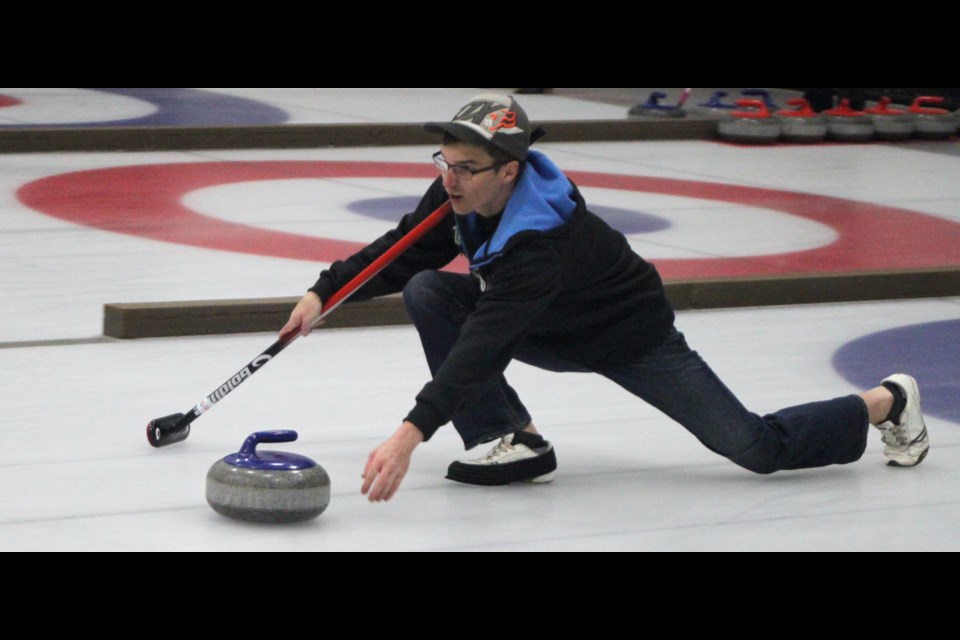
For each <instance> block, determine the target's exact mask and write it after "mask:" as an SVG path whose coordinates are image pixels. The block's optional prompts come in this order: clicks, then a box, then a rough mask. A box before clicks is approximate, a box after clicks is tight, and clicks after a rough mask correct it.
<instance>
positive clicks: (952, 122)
mask: <svg viewBox="0 0 960 640" xmlns="http://www.w3.org/2000/svg"><path fill="white" fill-rule="evenodd" d="M942 102H943V98H941V97H939V96H920V97H919V98H917V99H915V100H914V101H913V104H912V105H910V109H909V111H910V113H912V114H913V115H914V116H915V117H916V120H915V121H914V127H913V135H914V137H916V138H923V139H924V140H943V139H945V138H949V137H950V136H952V135H953V134H955V133H956V132H957V121H956V119H955V118H954V117H953V114H951V113H950V112H949V111H947V110H946V109H939V108H937V107H928V106H925V105H928V104H941V103H942Z"/></svg>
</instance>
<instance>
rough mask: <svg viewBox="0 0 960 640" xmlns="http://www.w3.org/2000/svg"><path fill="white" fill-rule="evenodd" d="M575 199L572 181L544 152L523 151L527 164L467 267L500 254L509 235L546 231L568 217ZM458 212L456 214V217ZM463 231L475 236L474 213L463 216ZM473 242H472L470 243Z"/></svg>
mask: <svg viewBox="0 0 960 640" xmlns="http://www.w3.org/2000/svg"><path fill="white" fill-rule="evenodd" d="M576 208H577V203H576V201H575V200H574V199H573V185H571V184H570V181H569V180H567V177H566V176H565V175H563V172H562V171H560V168H559V167H557V165H555V164H554V163H553V162H552V161H551V160H550V159H549V158H547V156H545V155H543V154H542V153H540V152H539V151H530V153H529V154H528V155H527V167H526V169H524V171H523V176H521V178H520V182H518V183H517V186H516V187H515V188H514V190H513V194H512V195H511V196H510V200H509V201H508V202H507V208H506V209H505V210H504V212H503V218H502V219H501V220H500V225H499V226H498V227H497V230H496V231H495V232H494V234H493V237H492V238H490V239H489V240H488V241H486V242H484V243H483V244H482V245H480V248H479V249H477V252H476V253H475V254H474V255H473V257H471V258H470V268H471V269H475V268H477V267H482V266H484V265H487V264H489V263H490V262H492V261H493V260H494V259H496V258H497V257H499V256H500V254H501V253H502V252H503V250H504V248H505V247H506V245H507V242H509V240H510V238H512V237H513V236H515V235H517V234H518V233H521V232H523V231H549V230H551V229H555V228H557V227H559V226H560V225H562V224H564V223H566V222H567V221H569V220H570V216H572V215H573V212H574V210H576ZM460 217H461V216H457V218H458V219H459V218H460ZM463 218H465V219H464V220H463V221H462V223H461V222H460V221H459V220H458V222H457V224H458V225H461V224H462V226H463V229H462V230H463V231H465V232H467V233H469V234H471V236H473V237H477V233H478V224H477V214H476V213H471V214H468V215H466V216H463ZM474 246H476V245H474Z"/></svg>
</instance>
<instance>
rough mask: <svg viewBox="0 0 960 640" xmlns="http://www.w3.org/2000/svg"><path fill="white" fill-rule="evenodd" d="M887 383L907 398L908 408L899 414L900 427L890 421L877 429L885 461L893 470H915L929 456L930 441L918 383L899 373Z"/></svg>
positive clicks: (886, 380) (887, 380) (886, 379)
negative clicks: (921, 408) (894, 386)
mask: <svg viewBox="0 0 960 640" xmlns="http://www.w3.org/2000/svg"><path fill="white" fill-rule="evenodd" d="M883 381H884V382H891V383H893V384H895V385H897V386H898V387H900V389H901V390H902V391H903V394H904V395H905V396H906V398H907V404H906V407H904V409H903V413H901V414H900V420H899V422H900V424H894V423H893V422H891V421H889V420H888V421H887V422H883V423H881V424H878V425H877V428H878V429H880V431H881V433H883V443H884V445H885V446H884V447H883V459H884V460H886V461H887V464H888V465H891V466H894V467H913V466H916V465H918V464H920V463H921V462H923V459H924V458H925V457H926V456H927V451H929V449H930V438H928V437H927V425H925V424H924V422H923V414H922V413H921V412H920V389H919V388H918V387H917V381H916V380H914V379H913V378H912V377H911V376H908V375H906V374H904V373H897V374H894V375H892V376H890V377H889V378H885V379H884V380H883Z"/></svg>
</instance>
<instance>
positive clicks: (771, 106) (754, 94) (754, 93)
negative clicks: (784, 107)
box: [740, 89, 780, 112]
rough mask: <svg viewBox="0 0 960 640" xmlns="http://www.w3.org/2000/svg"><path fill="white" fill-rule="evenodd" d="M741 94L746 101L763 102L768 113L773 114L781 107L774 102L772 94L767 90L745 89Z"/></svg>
mask: <svg viewBox="0 0 960 640" xmlns="http://www.w3.org/2000/svg"><path fill="white" fill-rule="evenodd" d="M740 93H741V94H743V96H744V99H746V100H763V104H764V105H765V106H766V107H767V111H771V112H772V111H776V110H778V109H779V108H780V105H778V104H777V103H776V102H774V101H773V98H771V97H770V92H769V91H767V90H766V89H744V90H743V91H741V92H740Z"/></svg>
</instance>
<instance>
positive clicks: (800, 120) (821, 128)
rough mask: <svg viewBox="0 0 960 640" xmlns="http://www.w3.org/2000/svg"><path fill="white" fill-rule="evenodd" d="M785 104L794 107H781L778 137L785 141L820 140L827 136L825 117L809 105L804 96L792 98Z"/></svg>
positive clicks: (778, 114) (777, 114)
mask: <svg viewBox="0 0 960 640" xmlns="http://www.w3.org/2000/svg"><path fill="white" fill-rule="evenodd" d="M787 104H788V105H790V106H793V107H796V109H781V110H780V111H777V113H776V116H777V119H778V120H779V121H780V137H781V138H782V139H783V140H784V141H785V142H820V141H822V140H823V139H824V138H826V137H827V119H826V118H825V117H824V116H821V115H820V114H819V113H817V112H816V111H814V110H813V109H812V108H811V107H810V103H809V102H808V101H807V100H806V99H805V98H792V99H790V100H787Z"/></svg>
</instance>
